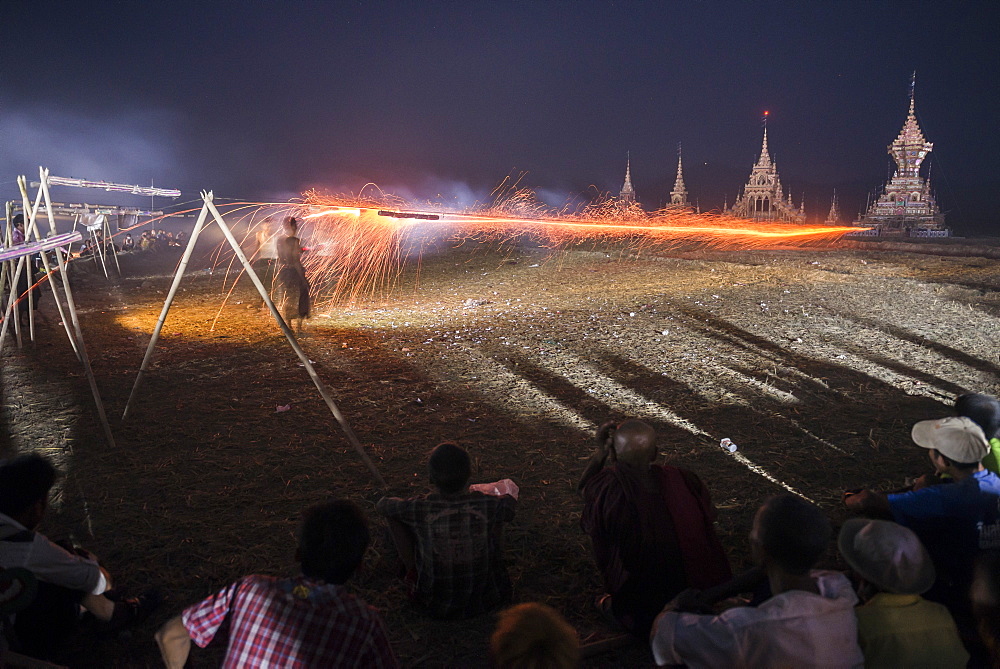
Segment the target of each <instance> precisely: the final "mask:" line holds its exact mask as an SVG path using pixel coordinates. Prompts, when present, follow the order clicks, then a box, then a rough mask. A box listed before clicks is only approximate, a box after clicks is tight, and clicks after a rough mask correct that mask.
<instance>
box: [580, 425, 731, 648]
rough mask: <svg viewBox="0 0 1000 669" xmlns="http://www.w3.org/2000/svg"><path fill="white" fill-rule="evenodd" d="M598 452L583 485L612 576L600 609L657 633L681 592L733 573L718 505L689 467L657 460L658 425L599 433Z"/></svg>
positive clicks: (598, 546)
mask: <svg viewBox="0 0 1000 669" xmlns="http://www.w3.org/2000/svg"><path fill="white" fill-rule="evenodd" d="M597 442H598V445H597V451H596V452H595V453H594V456H593V457H592V458H591V460H590V462H589V464H588V466H587V469H586V470H585V471H584V473H583V476H582V477H581V479H580V484H579V485H578V486H577V488H578V489H579V490H580V491H581V493H582V494H583V501H584V507H583V516H582V518H581V523H580V524H581V526H582V527H583V530H584V531H585V532H586V533H587V534H589V535H590V539H591V543H592V545H593V550H594V559H595V560H596V562H597V566H598V568H599V569H600V570H601V576H602V577H603V579H604V590H605V593H606V594H605V595H603V596H601V597H599V598H598V600H597V605H598V608H599V609H600V610H601V611H602V613H604V614H605V615H606V616H607V617H609V618H610V619H611V620H612V622H613V623H617V624H618V625H620V626H622V627H624V628H625V629H626V630H628V631H629V632H632V633H634V634H635V635H637V636H640V637H643V638H646V637H648V636H649V628H650V626H651V625H652V624H653V619H654V618H655V617H656V615H657V614H658V613H659V612H660V611H661V610H662V609H663V606H664V605H665V604H666V603H667V602H669V601H670V600H671V599H673V598H674V597H675V596H676V595H677V593H679V592H681V591H682V590H685V589H687V588H698V589H703V588H707V587H710V586H714V585H718V584H719V583H722V582H724V581H726V580H728V579H729V578H730V577H731V576H732V572H731V571H730V568H729V561H728V560H727V558H726V554H725V552H724V551H723V549H722V545H721V544H720V543H719V540H718V538H717V537H716V535H715V530H714V528H713V527H712V524H713V523H714V522H715V516H716V513H715V507H714V506H713V505H712V500H711V498H710V497H709V493H708V490H707V489H706V488H705V486H704V485H703V484H702V482H701V480H700V479H699V478H698V477H697V476H696V475H695V474H694V473H693V472H690V471H688V470H686V469H680V468H678V467H673V466H670V465H656V464H653V462H654V460H655V459H656V456H657V449H656V431H655V430H653V428H652V427H650V426H649V425H647V424H646V423H643V422H642V421H639V420H627V421H625V422H624V423H622V424H621V425H619V426H617V427H615V426H613V425H611V424H605V425H604V426H602V427H601V428H600V429H599V430H598V432H597Z"/></svg>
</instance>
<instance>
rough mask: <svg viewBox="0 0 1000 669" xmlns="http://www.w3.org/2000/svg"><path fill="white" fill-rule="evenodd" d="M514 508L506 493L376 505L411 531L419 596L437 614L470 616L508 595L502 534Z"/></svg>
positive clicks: (395, 499) (436, 496) (435, 495)
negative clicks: (498, 495)
mask: <svg viewBox="0 0 1000 669" xmlns="http://www.w3.org/2000/svg"><path fill="white" fill-rule="evenodd" d="M516 506H517V501H516V500H515V499H514V498H513V497H511V496H510V495H503V496H502V497H494V496H492V495H484V494H483V493H481V492H466V493H464V494H461V495H450V496H444V495H440V494H438V493H432V494H429V495H423V496H421V497H411V498H410V499H400V498H398V497H383V498H382V499H381V500H379V502H378V506H377V507H376V508H377V509H378V510H379V511H380V512H381V513H383V514H385V516H386V517H388V518H392V519H394V520H398V521H399V522H401V523H403V524H404V525H406V526H407V527H409V528H410V529H411V530H413V534H414V536H415V537H416V543H417V545H416V561H417V583H416V593H415V594H416V597H417V599H419V600H420V601H421V602H422V603H423V604H424V605H425V606H427V608H428V610H429V611H430V613H431V615H434V616H437V617H439V618H468V617H471V616H474V615H478V614H480V613H482V612H484V611H488V610H490V609H492V608H494V607H496V606H497V605H498V604H502V603H504V602H506V601H507V600H509V599H510V597H511V591H512V587H511V583H510V578H509V577H508V576H507V568H506V567H505V566H504V563H503V551H502V550H501V548H502V547H501V538H502V531H503V523H504V522H506V521H509V520H512V519H513V518H514V509H515V507H516Z"/></svg>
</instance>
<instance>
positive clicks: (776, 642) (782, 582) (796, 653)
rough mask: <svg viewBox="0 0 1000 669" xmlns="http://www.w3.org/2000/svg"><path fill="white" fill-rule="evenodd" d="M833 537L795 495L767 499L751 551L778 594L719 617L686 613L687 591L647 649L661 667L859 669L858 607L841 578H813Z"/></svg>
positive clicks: (824, 574)
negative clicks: (755, 605)
mask: <svg viewBox="0 0 1000 669" xmlns="http://www.w3.org/2000/svg"><path fill="white" fill-rule="evenodd" d="M831 534H832V530H831V528H830V522H829V521H828V520H827V518H826V516H825V515H823V512H822V511H820V510H819V508H817V507H816V506H815V505H813V504H810V503H809V502H807V501H805V500H804V499H802V498H801V497H797V496H795V495H778V496H775V497H771V498H770V499H768V500H767V501H766V502H765V503H764V505H763V506H762V507H761V508H760V509H759V510H758V511H757V515H756V517H755V518H754V522H753V530H752V531H751V533H750V544H751V549H752V552H753V556H754V561H755V562H756V563H757V564H760V565H762V566H763V567H764V569H765V570H766V572H767V579H768V582H769V584H770V587H771V592H772V593H773V595H772V597H771V598H770V599H767V600H765V601H764V602H762V603H761V604H760V606H757V607H750V606H737V607H734V608H731V609H728V610H727V611H724V612H723V613H721V614H719V615H699V614H694V613H683V612H681V610H680V609H682V608H683V602H684V600H685V599H688V598H690V594H691V593H690V591H688V592H686V593H681V595H680V597H678V598H676V599H674V600H673V601H672V602H670V603H669V604H667V606H666V607H665V608H664V609H663V613H661V614H660V615H659V617H657V619H656V622H655V623H654V624H653V632H652V635H651V637H650V643H651V645H652V649H653V656H654V657H655V658H656V662H657V663H658V664H660V665H664V664H686V665H688V666H689V667H692V668H695V667H713V668H714V667H859V666H861V665H862V663H863V662H864V658H863V657H862V655H861V649H860V648H859V647H858V628H857V621H856V619H855V617H854V605H855V604H857V602H858V598H857V596H856V595H855V594H854V590H853V589H852V588H851V583H850V581H848V580H847V577H845V576H844V575H843V574H841V573H839V572H831V571H819V570H813V569H812V567H813V566H814V565H815V564H816V562H817V561H818V560H819V558H820V556H821V555H822V554H823V552H824V551H825V550H826V547H827V544H828V543H829V541H830V537H831Z"/></svg>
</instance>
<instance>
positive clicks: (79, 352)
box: [0, 167, 115, 448]
mask: <svg viewBox="0 0 1000 669" xmlns="http://www.w3.org/2000/svg"><path fill="white" fill-rule="evenodd" d="M38 172H39V181H40V183H39V188H38V193H37V194H36V196H35V202H34V205H33V206H32V204H31V202H30V199H29V197H28V184H27V181H26V180H25V178H24V177H23V176H20V177H18V179H17V185H18V188H19V190H20V191H21V200H22V203H23V207H24V212H25V213H26V214H27V215H28V216H27V220H25V245H24V246H23V247H14V248H10V247H11V242H12V238H11V207H10V204H9V203H8V205H7V211H6V214H7V226H6V228H7V231H6V239H5V240H4V241H5V246H6V248H7V249H8V253H6V254H4V255H6V256H10V257H9V258H6V260H7V262H5V263H3V269H2V271H0V288H2V287H3V286H4V285H5V282H6V285H8V286H9V287H10V290H9V292H10V296H9V298H8V300H7V308H6V309H5V310H4V318H3V325H2V326H0V351H2V350H3V343H4V339H5V338H6V335H7V330H8V325H9V324H10V322H11V321H12V320H13V322H14V333H15V338H16V339H17V345H18V347H19V348H20V347H21V346H22V339H21V323H20V320H21V319H20V318H19V315H18V314H17V313H15V307H16V305H17V298H18V296H17V285H18V281H19V280H20V278H21V275H22V273H23V272H27V273H28V276H29V281H28V283H29V284H30V283H31V281H30V277H31V276H32V273H31V271H30V269H29V268H28V267H27V263H28V262H30V261H29V256H30V255H31V254H33V253H39V252H40V255H41V259H42V266H43V267H44V268H45V274H46V279H47V280H46V283H48V284H49V286H50V287H51V289H52V300H53V302H55V305H56V309H57V310H58V311H59V319H60V321H61V323H62V326H63V328H65V330H66V336H67V337H68V338H69V343H70V346H72V347H73V352H74V353H75V354H76V357H77V359H79V360H80V363H81V364H82V365H83V369H84V372H85V374H86V376H87V383H88V384H89V385H90V392H91V394H92V395H93V396H94V403H95V404H96V405H97V414H98V417H99V418H100V421H101V427H102V428H103V429H104V436H105V438H106V439H107V440H108V445H109V446H111V447H112V448H114V446H115V438H114V435H113V434H112V433H111V426H110V425H109V424H108V417H107V414H106V413H105V411H104V402H103V400H101V393H100V390H98V388H97V379H95V378H94V370H93V368H92V367H91V365H90V356H88V355H87V347H86V346H85V345H84V342H83V331H82V330H81V329H80V318H79V316H78V315H77V310H76V301H75V300H74V299H73V290H72V289H71V288H70V284H69V275H68V274H67V272H66V258H67V257H68V255H69V247H70V245H71V244H73V243H74V242H78V241H80V239H81V238H82V235H81V234H80V233H79V232H71V233H68V234H65V235H55V232H56V225H55V219H54V217H53V215H52V197H51V195H50V194H49V184H48V177H49V171H48V170H47V169H45V168H43V167H39V168H38ZM42 199H44V200H45V211H46V213H47V215H48V223H49V237H47V238H43V237H42V235H41V232H40V230H39V227H38V220H37V219H38V209H39V206H40V205H41V202H42ZM50 250H51V251H54V253H55V256H56V268H57V269H58V272H59V276H60V277H61V278H62V287H63V292H64V294H65V296H66V309H65V310H64V309H63V304H62V299H61V298H60V296H59V290H58V289H57V288H56V282H55V281H54V280H53V278H52V277H53V273H54V272H55V271H56V269H54V268H53V267H52V265H51V263H50V262H49V257H48V251H50ZM15 259H16V261H17V262H16V263H15V262H14V260H15ZM32 288H33V286H30V285H29V287H28V295H27V299H28V331H29V336H30V338H31V340H32V341H34V340H35V310H34V295H33V293H34V291H33V290H32ZM0 292H2V291H0ZM66 311H68V312H69V318H67V317H66ZM71 325H72V329H70V326H71Z"/></svg>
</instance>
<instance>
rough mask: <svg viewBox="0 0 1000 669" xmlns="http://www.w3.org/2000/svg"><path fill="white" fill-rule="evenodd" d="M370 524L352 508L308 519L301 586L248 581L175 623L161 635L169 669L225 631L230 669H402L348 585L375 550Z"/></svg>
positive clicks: (376, 621)
mask: <svg viewBox="0 0 1000 669" xmlns="http://www.w3.org/2000/svg"><path fill="white" fill-rule="evenodd" d="M368 541H369V534H368V523H367V521H366V520H365V517H364V515H363V514H362V512H361V509H359V508H358V507H357V505H355V504H354V503H352V502H348V501H346V500H337V501H332V502H327V503H325V504H317V505H315V506H313V507H311V508H309V509H308V510H306V512H305V516H304V518H303V519H302V528H301V531H300V534H299V546H298V550H297V551H296V558H297V559H298V560H299V562H300V564H301V568H302V573H301V575H300V576H296V577H295V578H274V577H272V576H258V575H254V576H245V577H244V578H241V579H240V580H238V581H236V582H235V583H233V584H232V585H229V586H227V587H225V588H223V589H222V590H220V591H219V592H217V593H216V594H214V595H212V596H210V597H208V598H207V599H205V600H203V601H201V602H199V603H197V604H195V605H193V606H191V607H188V608H187V609H185V610H184V612H183V613H182V614H181V615H179V616H176V617H175V618H172V619H170V620H169V621H167V623H166V624H165V625H164V626H163V627H162V628H161V629H160V631H159V632H157V634H156V641H157V643H158V644H159V645H160V653H161V655H162V656H163V662H164V664H166V666H167V667H178V668H179V667H183V666H185V663H186V662H187V660H188V654H189V653H190V651H191V641H192V640H193V641H194V642H195V643H196V644H198V646H199V647H202V648H204V647H205V646H207V645H208V644H209V643H210V642H211V641H212V640H213V639H215V638H216V636H217V635H219V632H220V630H225V634H224V635H220V636H226V637H227V638H228V641H227V642H228V646H227V649H226V658H225V661H224V662H223V665H222V666H223V667H260V666H282V667H396V666H398V664H397V662H396V657H395V655H394V654H393V652H392V648H391V647H390V646H389V640H388V638H387V637H386V633H385V627H384V626H383V623H382V619H381V617H379V614H378V613H377V612H376V611H375V609H373V608H371V607H370V606H368V605H367V604H366V603H365V602H363V601H362V600H360V599H358V598H357V597H355V596H354V595H352V594H350V593H348V592H347V589H346V588H345V587H344V583H345V582H346V581H347V579H348V578H350V576H351V574H353V573H354V571H355V570H356V569H357V568H358V566H359V565H360V564H361V560H362V558H363V557H364V554H365V550H366V549H367V548H368Z"/></svg>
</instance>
